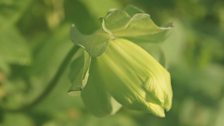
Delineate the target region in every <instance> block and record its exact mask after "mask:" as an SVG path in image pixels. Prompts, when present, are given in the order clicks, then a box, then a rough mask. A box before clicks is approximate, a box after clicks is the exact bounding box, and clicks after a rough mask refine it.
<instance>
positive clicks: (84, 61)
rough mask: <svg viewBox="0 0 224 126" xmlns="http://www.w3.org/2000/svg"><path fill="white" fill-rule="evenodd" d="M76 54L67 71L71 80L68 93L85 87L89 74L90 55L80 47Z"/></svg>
mask: <svg viewBox="0 0 224 126" xmlns="http://www.w3.org/2000/svg"><path fill="white" fill-rule="evenodd" d="M76 55H78V57H77V58H75V59H74V60H73V62H72V64H71V68H70V73H69V77H70V80H71V82H72V87H71V89H70V90H69V93H72V92H73V91H81V90H82V89H83V88H84V87H85V85H86V83H87V80H88V76H89V67H90V63H91V58H90V56H89V55H88V54H87V53H86V52H85V51H84V50H83V49H80V50H79V52H78V54H76Z"/></svg>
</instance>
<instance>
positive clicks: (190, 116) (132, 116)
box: [0, 0, 224, 126]
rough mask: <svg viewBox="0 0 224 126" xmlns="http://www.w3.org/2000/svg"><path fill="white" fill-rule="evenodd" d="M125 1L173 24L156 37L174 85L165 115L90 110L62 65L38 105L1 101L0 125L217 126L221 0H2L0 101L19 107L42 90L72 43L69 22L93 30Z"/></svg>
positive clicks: (222, 64) (223, 57)
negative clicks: (71, 92)
mask: <svg viewBox="0 0 224 126" xmlns="http://www.w3.org/2000/svg"><path fill="white" fill-rule="evenodd" d="M130 4H131V5H134V6H137V7H139V8H141V9H143V10H144V11H146V12H147V13H149V14H150V15H151V17H152V19H153V20H154V21H155V22H156V24H157V25H159V26H167V25H169V24H172V25H173V26H174V28H173V29H172V30H171V32H170V33H169V37H168V38H167V39H166V40H165V42H164V43H162V44H161V46H162V47H163V49H164V52H165V55H166V63H167V65H166V66H167V68H168V69H169V71H170V72H171V75H172V86H173V91H174V99H173V108H172V109H171V111H169V112H168V113H167V114H166V118H163V119H161V118H158V117H154V116H152V115H151V114H148V113H143V112H136V111H131V110H128V109H124V108H123V109H121V110H120V111H119V112H118V114H116V115H113V116H108V117H103V118H97V117H94V116H93V115H91V114H90V113H89V112H88V111H87V110H86V109H85V107H84V105H83V103H82V101H81V99H80V97H79V96H70V95H68V94H67V91H68V89H69V87H70V82H69V81H68V77H67V76H68V75H67V72H66V73H65V74H64V75H63V77H62V78H61V80H60V82H59V84H58V85H57V87H56V88H55V89H54V90H53V91H52V92H51V93H50V95H48V96H47V97H46V99H44V100H43V101H42V102H41V103H39V104H37V106H35V107H33V108H27V109H26V110H24V111H22V112H9V111H7V110H6V109H2V107H1V108H0V126H15V125H16V126H223V125H224V1H223V0H23V1H22V0H0V106H3V107H8V108H17V107H18V106H23V105H24V104H26V103H29V102H30V101H32V99H33V98H35V97H36V96H38V95H39V94H40V93H41V92H42V91H43V90H44V89H45V87H46V86H47V82H48V81H49V80H50V78H51V77H52V76H53V75H54V73H55V71H56V70H57V68H58V66H59V64H60V63H61V61H62V60H63V58H64V56H65V54H66V53H67V52H68V50H69V49H70V48H71V46H72V42H71V40H70V26H71V24H73V23H74V24H76V26H77V27H78V28H79V29H80V31H82V32H83V33H91V32H93V31H94V30H95V29H97V27H99V22H98V18H99V17H101V16H104V15H105V14H106V12H107V11H108V10H109V9H112V8H123V7H125V6H127V5H130Z"/></svg>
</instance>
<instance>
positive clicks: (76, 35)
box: [71, 25, 110, 57]
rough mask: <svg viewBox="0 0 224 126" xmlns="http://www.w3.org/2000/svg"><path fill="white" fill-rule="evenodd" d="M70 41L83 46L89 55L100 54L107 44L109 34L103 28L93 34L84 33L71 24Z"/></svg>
mask: <svg viewBox="0 0 224 126" xmlns="http://www.w3.org/2000/svg"><path fill="white" fill-rule="evenodd" d="M71 35H72V41H73V42H74V43H75V44H77V45H79V46H81V47H82V48H84V49H85V50H86V51H87V52H88V53H89V55H90V56H92V57H97V56H99V55H101V54H102V53H103V52H104V51H105V50H106V47H107V45H108V42H109V39H110V35H109V34H108V33H106V32H105V31H103V30H101V29H100V30H98V31H96V32H95V33H93V34H90V35H84V34H82V33H80V32H79V30H78V29H77V28H76V27H75V26H74V25H73V26H72V29H71Z"/></svg>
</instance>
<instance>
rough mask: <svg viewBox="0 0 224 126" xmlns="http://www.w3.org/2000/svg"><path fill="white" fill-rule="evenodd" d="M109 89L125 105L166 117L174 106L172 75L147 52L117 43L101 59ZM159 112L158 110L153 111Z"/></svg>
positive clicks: (122, 41) (119, 40)
mask: <svg viewBox="0 0 224 126" xmlns="http://www.w3.org/2000/svg"><path fill="white" fill-rule="evenodd" d="M97 65H98V66H99V68H100V73H101V74H102V75H101V76H102V78H103V80H104V83H105V85H106V87H107V89H108V90H109V91H110V93H111V95H112V96H113V97H114V98H115V99H116V100H118V101H119V102H120V103H121V104H123V105H125V106H127V107H129V108H133V109H144V110H145V109H146V110H150V111H151V112H152V113H154V114H156V115H159V116H161V117H162V116H163V115H164V114H163V113H164V111H163V108H166V109H169V108H170V106H171V99H172V90H171V84H170V76H169V73H168V72H167V71H166V70H165V69H164V68H163V67H162V66H161V65H160V64H159V63H158V62H157V61H156V60H155V59H154V58H153V57H152V56H151V55H150V54H148V53H147V52H146V51H145V50H144V49H142V48H141V47H139V46H137V45H136V44H134V43H132V42H130V41H128V40H124V39H117V40H113V41H111V42H110V45H109V47H108V48H107V50H106V52H105V53H104V54H103V55H101V56H99V57H98V58H97ZM153 108H155V110H153Z"/></svg>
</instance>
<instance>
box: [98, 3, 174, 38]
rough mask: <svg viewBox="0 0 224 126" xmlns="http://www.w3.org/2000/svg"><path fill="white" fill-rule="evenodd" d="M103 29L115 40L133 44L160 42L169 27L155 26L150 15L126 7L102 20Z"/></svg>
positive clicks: (114, 11) (134, 8) (131, 7)
mask: <svg viewBox="0 0 224 126" xmlns="http://www.w3.org/2000/svg"><path fill="white" fill-rule="evenodd" d="M103 20H104V21H103V23H102V25H103V29H104V30H105V31H106V32H109V33H111V34H112V35H113V36H114V37H115V38H125V39H128V40H131V41H133V42H161V41H163V40H164V39H165V38H166V34H167V31H168V30H169V29H170V27H167V28H162V27H159V26H157V25H156V24H155V23H154V22H153V21H152V19H151V17H150V15H148V14H146V13H144V12H143V11H142V10H140V9H138V8H136V7H133V6H128V7H127V8H125V9H124V10H112V11H110V12H109V13H108V14H107V15H106V16H105V18H103Z"/></svg>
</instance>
